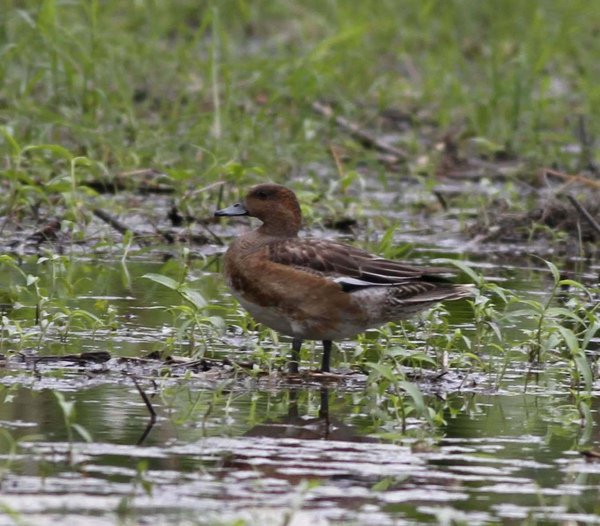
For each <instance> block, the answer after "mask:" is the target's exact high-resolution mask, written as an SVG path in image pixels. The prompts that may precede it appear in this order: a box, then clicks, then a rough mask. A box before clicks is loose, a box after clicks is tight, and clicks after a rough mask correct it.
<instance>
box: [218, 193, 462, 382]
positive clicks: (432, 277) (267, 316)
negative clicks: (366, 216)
mask: <svg viewBox="0 0 600 526" xmlns="http://www.w3.org/2000/svg"><path fill="white" fill-rule="evenodd" d="M214 215H215V216H216V217H234V216H250V217H254V218H257V219H259V220H260V221H261V222H262V224H261V225H260V226H259V227H258V228H256V229H255V230H251V231H249V232H247V233H244V234H243V235H241V236H239V237H237V238H236V239H234V240H233V242H231V244H230V245H229V247H228V249H227V251H226V252H225V255H224V260H223V275H224V277H225V281H226V283H227V286H228V287H229V289H230V291H231V293H232V295H233V296H234V297H235V298H236V300H237V301H238V302H239V303H240V304H241V306H242V307H243V308H244V309H245V310H246V311H248V312H249V313H250V315H251V316H252V317H253V318H254V319H255V320H256V321H257V322H259V323H261V324H263V325H266V326H267V327H269V328H271V329H273V330H275V331H277V332H279V333H282V334H284V335H287V336H289V337H291V338H292V354H291V359H290V361H289V367H288V369H289V372H290V373H296V374H297V373H298V370H299V369H298V368H299V359H300V350H301V348H302V343H303V342H304V341H305V340H320V341H321V342H322V343H323V356H322V362H321V372H323V373H330V369H331V350H332V344H333V342H334V341H337V340H344V339H349V338H353V337H355V336H356V335H357V334H359V333H362V332H364V331H366V330H368V329H372V328H376V327H380V326H382V325H384V324H385V323H388V322H394V321H400V320H403V319H406V318H409V317H411V316H413V315H414V314H416V313H418V312H420V311H422V310H424V309H427V308H429V307H431V306H433V305H435V304H436V303H438V302H442V301H448V300H458V299H460V298H465V297H468V296H470V295H472V294H473V285H471V284H456V283H453V282H451V281H449V279H448V278H447V274H448V272H449V270H448V269H446V268H441V267H425V266H414V265H410V264H407V263H405V262H401V261H396V260H391V259H386V258H383V257H380V256H378V255H376V254H372V253H370V252H368V251H366V250H363V249H361V248H358V247H355V246H352V245H348V244H344V243H341V242H337V241H333V240H329V239H315V238H309V237H300V236H299V232H300V228H301V226H302V213H301V209H300V204H299V202H298V198H297V197H296V194H295V193H294V192H293V191H292V190H291V189H289V188H287V187H285V186H282V185H280V184H276V183H261V184H258V185H256V186H253V187H251V188H250V189H249V191H248V192H247V194H246V196H245V197H244V198H243V200H242V201H240V202H238V203H235V204H233V205H231V206H228V207H226V208H223V209H220V210H217V211H216V212H215V213H214Z"/></svg>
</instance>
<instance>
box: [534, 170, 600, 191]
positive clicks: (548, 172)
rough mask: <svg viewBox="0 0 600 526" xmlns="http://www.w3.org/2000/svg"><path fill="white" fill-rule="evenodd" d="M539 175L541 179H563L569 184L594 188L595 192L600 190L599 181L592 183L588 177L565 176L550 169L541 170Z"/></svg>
mask: <svg viewBox="0 0 600 526" xmlns="http://www.w3.org/2000/svg"><path fill="white" fill-rule="evenodd" d="M541 175H542V177H545V176H547V175H551V176H553V177H558V178H559V179H564V180H566V181H567V182H570V183H571V182H575V183H581V184H582V185H584V186H588V187H589V188H595V189H596V190H598V189H600V181H594V180H593V179H589V178H588V177H584V176H583V175H572V174H566V173H563V172H559V171H558V170H552V169H550V168H543V169H542V171H541Z"/></svg>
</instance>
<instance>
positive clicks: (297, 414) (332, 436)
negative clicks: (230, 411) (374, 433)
mask: <svg viewBox="0 0 600 526" xmlns="http://www.w3.org/2000/svg"><path fill="white" fill-rule="evenodd" d="M329 391H330V390H329V388H327V387H321V388H320V390H319V399H320V400H319V411H318V416H316V417H311V416H309V415H308V414H306V412H307V411H308V408H307V409H306V411H302V410H301V404H300V401H299V398H300V396H299V395H300V394H301V393H300V390H299V389H290V391H289V401H288V412H287V414H286V415H284V416H280V417H277V418H275V419H272V420H266V421H264V422H261V423H260V424H258V425H256V426H254V427H252V428H251V429H249V430H248V431H247V432H246V433H244V436H247V437H268V438H295V439H300V440H336V441H344V442H378V440H377V439H375V438H373V437H368V436H364V435H361V434H360V433H359V431H358V430H357V429H356V428H354V427H352V426H349V425H347V424H345V423H343V422H342V421H341V420H338V419H336V418H335V417H334V416H332V415H331V414H330V411H329ZM303 413H304V414H303Z"/></svg>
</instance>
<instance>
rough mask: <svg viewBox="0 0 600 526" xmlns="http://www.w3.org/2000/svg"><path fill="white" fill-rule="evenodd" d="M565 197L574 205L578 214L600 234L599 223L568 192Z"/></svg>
mask: <svg viewBox="0 0 600 526" xmlns="http://www.w3.org/2000/svg"><path fill="white" fill-rule="evenodd" d="M567 199H568V200H569V202H570V203H571V204H572V205H573V206H574V207H575V209H576V210H577V212H579V215H580V216H581V217H582V218H583V219H585V220H586V221H587V223H588V224H589V225H590V226H591V227H592V228H593V229H594V230H595V232H596V233H597V234H598V235H599V236H600V224H598V222H597V221H596V220H595V219H594V218H593V217H592V215H591V214H590V213H589V212H588V211H587V210H586V209H585V208H584V207H583V205H582V204H581V203H580V202H579V201H577V199H575V197H573V196H572V195H570V194H567Z"/></svg>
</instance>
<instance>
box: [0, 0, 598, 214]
mask: <svg viewBox="0 0 600 526" xmlns="http://www.w3.org/2000/svg"><path fill="white" fill-rule="evenodd" d="M2 13H3V14H2V22H1V26H0V53H1V55H2V61H1V64H2V65H1V66H0V68H1V69H0V73H1V74H2V77H3V81H4V82H3V88H2V92H1V95H2V96H1V100H0V102H1V104H0V124H1V125H2V126H3V137H4V139H3V141H2V148H3V149H4V153H3V155H4V156H5V167H6V168H7V169H6V174H7V175H8V176H9V181H10V183H9V188H10V190H11V191H9V192H8V193H7V194H6V195H5V196H4V197H3V200H4V199H6V196H7V195H8V196H12V202H13V206H16V204H17V203H18V202H19V199H18V197H24V194H27V195H29V197H30V198H31V199H39V198H40V197H44V196H46V198H48V197H47V196H48V194H49V193H54V192H59V193H60V192H64V197H65V199H67V198H68V196H69V190H67V189H66V188H65V189H63V188H62V186H61V184H59V183H60V182H61V181H64V182H65V183H67V182H70V183H71V185H72V188H71V190H70V192H71V193H72V192H73V190H74V189H75V187H76V186H77V183H78V181H81V180H82V178H84V177H86V176H89V175H92V176H94V177H111V176H114V175H115V174H117V173H119V172H123V171H127V170H129V169H134V168H139V167H159V168H160V169H162V170H165V171H166V172H167V173H168V174H169V176H170V177H171V178H172V179H173V181H175V182H176V183H181V184H183V185H187V184H189V183H192V184H194V185H202V184H205V183H207V182H210V181H213V180H215V179H217V178H219V177H226V178H227V179H229V180H230V181H231V182H236V183H239V184H247V183H248V182H249V181H251V180H255V179H257V178H261V179H262V178H264V177H265V176H266V177H268V178H269V179H275V180H278V181H283V180H285V179H286V178H288V177H289V176H290V175H295V174H302V175H305V176H306V177H308V178H309V179H311V180H313V182H314V183H315V184H316V185H317V186H321V187H322V184H323V182H321V183H320V184H319V182H318V178H316V174H315V173H311V170H310V169H307V168H306V167H307V166H308V165H309V163H311V162H317V163H321V164H323V165H325V166H327V172H328V177H327V179H336V178H337V177H338V175H339V174H338V173H336V169H335V166H334V163H333V160H332V159H331V156H330V152H329V151H328V149H327V148H324V147H323V146H324V142H325V143H327V142H328V141H331V140H333V141H335V142H342V143H344V142H345V143H348V140H347V139H343V138H341V137H339V132H337V131H336V130H334V129H333V128H332V125H331V124H329V123H327V122H324V121H323V120H322V119H320V118H319V117H318V116H317V115H315V114H313V113H312V112H311V111H310V106H309V104H310V102H312V101H313V100H315V99H326V100H332V101H335V102H336V104H337V105H338V106H339V109H340V110H341V112H342V113H343V114H345V115H348V116H349V117H352V118H353V119H355V120H357V121H359V122H362V123H364V125H365V126H366V127H368V128H374V129H376V130H377V131H378V132H380V133H382V134H383V133H388V132H392V130H386V129H384V128H382V126H383V125H382V124H381V121H380V120H379V119H378V118H377V114H378V112H379V111H381V110H384V109H390V108H394V109H396V110H399V111H400V112H404V113H405V114H406V115H408V118H409V120H410V122H411V126H410V129H409V130H408V131H407V132H405V133H399V134H398V133H396V134H395V138H396V139H397V140H399V141H400V142H401V143H405V146H406V147H407V148H408V149H409V151H410V152H411V156H412V155H414V156H415V158H416V157H417V156H419V155H429V154H430V153H431V149H432V142H433V141H435V140H439V139H440V138H441V137H442V136H443V135H444V134H445V133H448V132H449V131H451V130H453V131H458V133H459V136H460V137H462V138H465V139H468V138H480V139H481V140H487V141H489V142H490V143H494V144H498V145H499V148H500V149H501V150H502V151H506V152H510V153H511V154H516V155H519V156H522V157H526V158H528V159H532V160H534V161H536V160H537V161H540V160H542V159H543V160H544V162H545V163H547V164H552V163H560V164H563V163H566V164H567V166H568V167H569V168H572V169H575V168H577V164H578V163H580V162H581V161H582V159H581V158H575V159H573V158H572V156H571V157H569V155H568V154H566V153H565V151H564V150H565V149H564V146H565V145H566V144H569V143H571V142H577V138H576V137H575V136H574V130H575V129H576V124H577V123H576V122H574V119H575V118H576V117H577V116H582V117H583V118H588V120H587V121H586V122H587V126H589V134H590V135H591V136H594V135H598V132H599V131H600V130H598V128H597V127H598V123H597V121H596V120H593V119H589V117H591V116H592V115H594V114H595V113H597V112H598V109H599V104H600V92H599V91H598V88H597V86H598V70H597V60H596V57H597V56H598V54H599V53H598V52H599V51H600V50H599V49H598V48H599V46H600V44H599V43H598V39H597V38H596V35H595V32H596V30H597V27H598V24H599V23H600V7H599V6H598V5H597V4H596V3H594V2H592V3H590V2H584V1H583V0H574V1H572V2H562V1H560V0H552V1H548V2H543V3H538V2H520V1H518V0H494V1H490V2H461V1H456V2H437V1H434V0H428V1H425V2H422V1H416V0H411V1H407V2H403V3H402V5H401V6H400V5H398V3H397V2H393V1H383V2H381V1H377V2H375V1H371V0H369V1H365V2H327V3H325V4H323V3H322V2H316V1H309V2H302V3H300V4H293V3H292V4H290V3H279V2H278V3H273V2H269V1H267V0H260V1H257V2H249V1H237V2H233V1H225V2H206V1H205V2H192V1H189V0H179V1H177V2H174V3H173V2H169V3H162V2H150V1H140V2H134V3H132V4H131V5H129V6H128V7H127V9H123V6H122V3H120V2H117V1H114V0H112V1H107V2H83V1H74V2H63V1H60V0H43V1H41V2H37V1H35V2H34V1H25V2H14V1H12V0H4V2H3V9H2ZM432 124H433V127H434V130H435V131H434V132H433V133H431V125H432ZM428 130H429V131H428ZM334 137H335V138H334ZM43 145H46V146H43ZM40 148H41V149H40ZM354 151H355V152H356V153H358V152H357V151H356V150H355V149H354ZM48 154H50V155H48ZM56 156H58V157H59V159H57V158H56ZM353 157H354V158H353V159H350V161H349V163H348V165H347V167H346V168H347V170H348V172H351V170H352V169H353V167H354V166H356V163H358V162H359V161H360V162H364V161H366V162H367V163H369V159H373V156H372V155H371V154H369V153H368V152H364V151H363V152H360V155H354V156H353ZM60 158H62V159H66V160H67V161H68V162H66V163H65V162H64V161H62V160H61V159H60ZM230 162H235V163H241V165H242V166H244V167H249V166H257V167H260V168H261V169H262V170H264V174H261V173H258V174H253V173H243V171H242V173H240V172H234V173H231V172H230V173H227V172H228V169H227V166H228V163H230ZM69 163H71V167H69ZM410 164H411V163H409V165H410ZM371 166H372V167H373V170H374V171H376V172H377V171H378V170H379V168H378V167H377V166H376V165H373V163H371ZM69 179H70V180H69ZM48 185H49V186H48ZM24 188H27V191H25V189H24ZM40 190H41V192H40ZM8 202H10V200H9V201H8ZM6 205H7V202H4V204H3V206H6Z"/></svg>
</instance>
